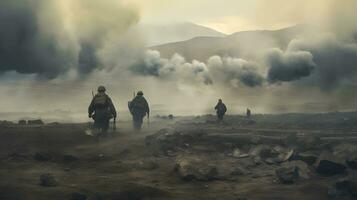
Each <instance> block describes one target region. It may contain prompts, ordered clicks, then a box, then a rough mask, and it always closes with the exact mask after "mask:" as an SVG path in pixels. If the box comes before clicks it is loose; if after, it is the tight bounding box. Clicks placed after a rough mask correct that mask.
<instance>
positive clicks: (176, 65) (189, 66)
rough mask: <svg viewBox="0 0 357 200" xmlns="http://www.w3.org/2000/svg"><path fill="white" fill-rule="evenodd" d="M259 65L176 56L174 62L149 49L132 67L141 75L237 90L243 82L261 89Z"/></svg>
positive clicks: (261, 77) (131, 68) (223, 59)
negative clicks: (221, 85) (196, 82)
mask: <svg viewBox="0 0 357 200" xmlns="http://www.w3.org/2000/svg"><path fill="white" fill-rule="evenodd" d="M257 69H258V67H257V65H256V64H255V63H252V62H248V61H245V60H243V59H238V58H231V57H225V58H221V57H220V56H212V57H211V58H209V59H208V61H207V63H203V62H200V61H197V60H193V61H192V62H191V63H190V62H186V60H185V58H183V57H182V56H180V55H178V54H175V55H173V56H172V57H171V59H165V58H162V57H161V56H160V53H159V52H158V51H154V50H148V51H147V52H146V53H145V55H144V57H143V58H142V59H141V61H140V62H138V63H136V64H135V65H133V66H131V67H130V70H131V71H132V72H134V73H135V74H138V75H144V76H154V77H157V78H159V79H167V78H174V79H183V80H184V81H185V80H186V81H188V80H197V81H201V82H203V83H204V84H206V85H210V84H214V83H215V82H218V83H224V84H228V85H231V86H234V87H237V86H238V85H239V84H240V83H242V84H243V85H245V86H248V87H255V86H261V85H262V84H263V82H264V78H263V76H262V75H260V74H259V73H258V70H257Z"/></svg>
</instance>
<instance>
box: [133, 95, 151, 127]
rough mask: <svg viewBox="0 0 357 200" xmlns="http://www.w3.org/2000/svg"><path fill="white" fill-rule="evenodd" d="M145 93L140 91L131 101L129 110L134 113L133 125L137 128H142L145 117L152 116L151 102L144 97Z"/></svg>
mask: <svg viewBox="0 0 357 200" xmlns="http://www.w3.org/2000/svg"><path fill="white" fill-rule="evenodd" d="M143 95H144V93H143V92H142V91H139V92H138V93H137V94H136V96H135V97H134V99H133V100H132V101H131V102H129V110H130V113H131V114H132V115H133V126H134V129H135V130H140V129H141V126H142V124H143V118H144V117H145V116H146V115H147V116H148V117H149V116H150V109H149V104H148V102H147V101H146V99H145V98H144V96H143Z"/></svg>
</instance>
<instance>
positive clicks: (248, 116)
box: [247, 108, 252, 119]
mask: <svg viewBox="0 0 357 200" xmlns="http://www.w3.org/2000/svg"><path fill="white" fill-rule="evenodd" d="M251 115H252V111H251V110H250V109H249V108H247V118H248V119H250V116H251Z"/></svg>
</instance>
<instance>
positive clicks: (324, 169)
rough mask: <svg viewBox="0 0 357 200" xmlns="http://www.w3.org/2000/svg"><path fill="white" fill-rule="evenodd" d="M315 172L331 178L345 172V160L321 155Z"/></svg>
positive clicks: (324, 154)
mask: <svg viewBox="0 0 357 200" xmlns="http://www.w3.org/2000/svg"><path fill="white" fill-rule="evenodd" d="M315 167H316V172H317V173H319V174H321V175H326V176H332V175H336V174H342V173H344V172H346V168H347V167H346V165H345V160H344V159H343V158H342V157H339V156H336V155H333V154H331V153H326V152H325V153H322V154H321V155H320V157H319V159H318V161H317V162H316V166H315Z"/></svg>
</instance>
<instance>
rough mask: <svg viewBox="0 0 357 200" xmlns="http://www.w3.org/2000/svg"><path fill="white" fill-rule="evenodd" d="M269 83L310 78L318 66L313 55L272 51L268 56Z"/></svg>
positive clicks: (303, 52)
mask: <svg viewBox="0 0 357 200" xmlns="http://www.w3.org/2000/svg"><path fill="white" fill-rule="evenodd" d="M267 62H268V65H269V66H270V68H269V70H268V77H267V78H268V81H269V82H270V83H276V82H290V81H295V80H299V79H301V78H303V77H307V76H310V74H311V73H312V71H313V69H314V68H315V66H316V64H315V63H314V61H313V55H312V54H311V53H310V52H306V51H293V52H291V51H287V52H282V51H281V50H279V49H273V50H270V52H269V53H268V54H267Z"/></svg>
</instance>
